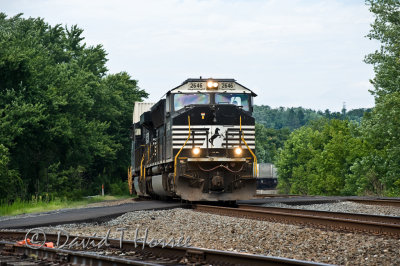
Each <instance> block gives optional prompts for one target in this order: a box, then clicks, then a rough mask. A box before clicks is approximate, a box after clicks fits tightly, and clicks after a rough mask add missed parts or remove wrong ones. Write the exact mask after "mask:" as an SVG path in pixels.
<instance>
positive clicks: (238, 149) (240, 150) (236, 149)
mask: <svg viewBox="0 0 400 266" xmlns="http://www.w3.org/2000/svg"><path fill="white" fill-rule="evenodd" d="M234 152H235V155H241V154H242V148H240V147H236V148H235V150H234Z"/></svg>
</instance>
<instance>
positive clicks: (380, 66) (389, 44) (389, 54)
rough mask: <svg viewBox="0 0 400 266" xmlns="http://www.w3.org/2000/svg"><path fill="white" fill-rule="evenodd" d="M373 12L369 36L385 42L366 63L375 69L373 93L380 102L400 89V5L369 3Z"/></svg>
mask: <svg viewBox="0 0 400 266" xmlns="http://www.w3.org/2000/svg"><path fill="white" fill-rule="evenodd" d="M367 4H368V5H369V6H370V11H371V12H372V13H374V15H375V21H374V23H373V24H372V25H371V27H372V28H371V31H370V33H369V34H368V37H369V38H370V39H375V40H378V41H380V42H381V44H382V45H381V48H380V49H379V50H377V51H375V52H374V53H372V54H369V55H368V56H367V57H366V59H365V61H366V62H367V63H368V64H372V65H373V66H374V71H375V77H374V79H373V80H372V84H373V85H374V87H375V90H374V91H373V92H372V93H373V94H374V95H375V97H376V100H377V101H379V98H380V97H381V96H384V95H387V94H390V93H393V92H398V91H399V89H400V86H399V85H400V61H399V55H400V46H399V43H400V2H399V1H397V0H368V1H367Z"/></svg>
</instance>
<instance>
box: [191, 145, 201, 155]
mask: <svg viewBox="0 0 400 266" xmlns="http://www.w3.org/2000/svg"><path fill="white" fill-rule="evenodd" d="M192 153H193V155H199V154H200V148H199V147H194V148H193V149H192Z"/></svg>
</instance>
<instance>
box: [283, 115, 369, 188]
mask: <svg viewBox="0 0 400 266" xmlns="http://www.w3.org/2000/svg"><path fill="white" fill-rule="evenodd" d="M367 151H368V149H367V146H366V144H365V143H364V141H363V139H362V137H361V136H360V133H359V128H358V126H356V125H355V124H352V123H350V122H348V121H346V120H345V121H341V120H337V119H332V120H326V119H322V120H318V121H316V122H314V123H312V124H311V125H310V126H305V127H302V128H300V129H298V130H295V131H294V132H293V133H292V134H291V135H290V137H289V139H288V141H287V142H286V143H285V145H284V148H283V149H282V150H281V151H280V153H279V156H278V160H277V168H278V188H279V189H281V190H282V191H284V192H285V193H295V194H311V195H342V194H348V191H347V190H346V189H345V188H346V182H347V177H348V175H350V174H351V171H350V167H351V166H352V165H353V164H354V162H355V161H357V159H358V158H360V157H361V156H363V155H366V154H367Z"/></svg>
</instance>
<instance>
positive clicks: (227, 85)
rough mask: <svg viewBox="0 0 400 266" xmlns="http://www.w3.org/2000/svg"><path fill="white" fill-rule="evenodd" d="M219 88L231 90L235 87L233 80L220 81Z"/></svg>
mask: <svg viewBox="0 0 400 266" xmlns="http://www.w3.org/2000/svg"><path fill="white" fill-rule="evenodd" d="M219 88H220V89H222V90H233V89H235V83H233V82H221V83H220V85H219Z"/></svg>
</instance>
